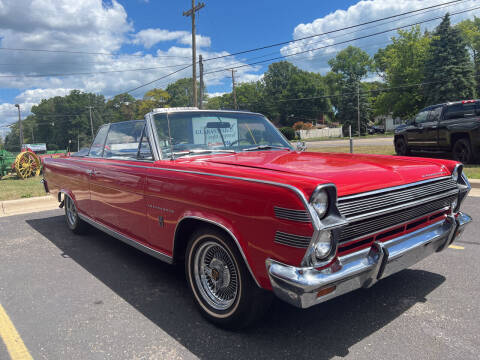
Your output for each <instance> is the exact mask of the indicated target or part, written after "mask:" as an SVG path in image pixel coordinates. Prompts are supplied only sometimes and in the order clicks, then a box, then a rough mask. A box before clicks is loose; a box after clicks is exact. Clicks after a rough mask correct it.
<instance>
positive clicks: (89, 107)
mask: <svg viewBox="0 0 480 360" xmlns="http://www.w3.org/2000/svg"><path fill="white" fill-rule="evenodd" d="M87 108H88V111H89V113H90V130H91V131H92V141H93V120H92V108H93V106H87Z"/></svg>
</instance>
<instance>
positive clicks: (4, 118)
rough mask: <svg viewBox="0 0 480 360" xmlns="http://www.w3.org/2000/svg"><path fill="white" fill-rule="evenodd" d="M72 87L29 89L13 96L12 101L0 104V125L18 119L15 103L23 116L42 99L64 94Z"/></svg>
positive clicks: (8, 123)
mask: <svg viewBox="0 0 480 360" xmlns="http://www.w3.org/2000/svg"><path fill="white" fill-rule="evenodd" d="M71 90H73V89H64V88H58V89H30V90H26V91H24V92H22V93H20V94H19V95H17V96H16V97H15V99H14V100H15V102H14V103H3V104H0V127H2V126H6V125H10V124H11V123H13V122H15V121H17V120H18V109H17V108H16V107H15V104H19V105H20V114H21V116H22V118H25V117H26V116H28V115H29V114H30V110H31V109H32V106H34V105H37V104H39V103H40V101H42V99H48V98H50V97H54V96H64V95H67V94H68V93H70V91H71Z"/></svg>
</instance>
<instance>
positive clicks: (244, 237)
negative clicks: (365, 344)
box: [44, 108, 471, 328]
mask: <svg viewBox="0 0 480 360" xmlns="http://www.w3.org/2000/svg"><path fill="white" fill-rule="evenodd" d="M44 186H45V189H46V191H47V192H50V193H53V194H56V196H57V197H58V200H59V202H60V207H62V206H64V207H65V218H66V224H67V226H68V227H69V228H70V229H71V230H72V231H73V232H75V233H80V232H83V231H84V230H85V229H86V228H88V225H92V226H94V227H97V228H99V229H101V230H103V231H104V232H106V233H107V234H110V235H111V236H113V237H115V238H118V239H119V240H121V241H124V242H126V243H127V244H130V245H132V246H134V247H136V248H137V249H139V250H141V251H144V252H146V253H147V254H150V255H153V256H155V257H157V258H158V259H160V260H163V261H166V262H167V263H177V262H180V263H182V262H184V264H185V272H186V279H187V283H188V286H189V288H190V290H191V293H192V297H193V300H194V302H195V303H196V304H197V305H198V308H199V309H200V311H201V313H202V314H203V315H204V316H205V317H206V318H207V319H208V320H210V321H212V322H214V323H216V324H218V325H220V326H223V327H227V328H239V327H242V326H246V325H248V324H250V323H251V322H252V321H254V320H255V319H256V318H258V317H259V316H260V315H261V314H262V312H263V311H264V310H265V308H266V307H267V306H268V303H269V301H270V299H271V297H272V296H271V294H272V293H273V294H275V295H276V296H278V297H279V298H280V299H282V300H284V301H286V302H287V303H290V304H292V305H294V306H297V307H300V308H307V307H310V306H313V305H316V304H320V303H323V302H325V301H327V300H329V299H332V298H335V297H337V296H340V295H342V294H345V293H347V292H350V291H352V290H355V289H358V288H362V287H364V288H365V287H370V286H372V285H374V284H375V283H376V282H377V281H378V280H380V279H383V278H385V277H387V276H389V275H391V274H393V273H396V272H398V271H400V270H402V269H405V268H407V267H409V266H411V265H412V264H415V263H417V262H418V261H420V260H421V259H423V258H425V257H426V256H428V255H430V254H433V253H435V252H439V251H441V250H443V249H445V248H446V247H448V246H449V245H450V244H451V243H452V242H453V241H454V240H455V239H456V238H457V237H458V236H459V235H460V234H461V233H462V231H463V230H464V228H465V226H466V224H467V223H469V222H470V221H471V218H470V217H469V216H468V215H466V214H464V213H462V212H460V210H459V209H460V206H461V203H462V201H463V200H464V199H465V197H466V195H467V193H468V191H469V190H470V185H469V182H468V180H467V177H466V176H465V174H464V173H463V172H462V164H460V163H458V162H455V161H449V160H439V159H423V158H422V159H419V158H409V157H395V156H382V155H360V154H324V153H313V152H303V151H297V150H296V149H294V148H293V147H292V145H291V144H290V143H289V142H288V141H287V140H286V139H285V138H284V137H283V136H282V135H281V133H280V132H279V131H278V130H277V129H276V128H275V126H274V125H273V124H272V123H271V122H269V121H268V120H267V119H266V118H265V117H264V116H263V115H261V114H256V113H250V112H240V111H216V110H215V111H213V110H198V109H195V108H170V109H168V108H167V109H156V110H153V111H152V112H150V113H149V114H147V115H146V116H145V119H144V120H134V121H133V120H132V121H127V122H117V123H112V124H107V125H103V126H102V127H101V128H100V129H99V130H98V133H97V135H96V137H95V139H94V141H93V143H92V145H91V147H90V150H89V151H88V153H84V154H80V156H70V157H66V158H59V159H46V160H45V170H44Z"/></svg>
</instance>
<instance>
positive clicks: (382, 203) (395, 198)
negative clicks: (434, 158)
mask: <svg viewBox="0 0 480 360" xmlns="http://www.w3.org/2000/svg"><path fill="white" fill-rule="evenodd" d="M452 190H457V184H456V183H455V181H454V180H453V179H452V178H451V177H448V178H443V179H439V180H436V181H431V182H426V183H417V184H413V185H412V186H408V187H403V186H402V187H399V188H393V189H391V190H388V189H385V190H381V191H378V192H371V193H365V194H358V195H352V196H346V197H343V198H340V199H338V209H339V210H340V212H341V213H342V215H343V216H345V217H347V218H348V217H352V216H358V215H360V214H363V213H368V212H371V211H378V210H381V209H384V208H389V207H393V206H394V205H399V204H403V203H408V202H411V201H416V200H420V199H422V198H426V197H432V196H435V195H440V196H441V195H442V194H444V193H446V192H449V191H452Z"/></svg>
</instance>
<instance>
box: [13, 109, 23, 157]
mask: <svg viewBox="0 0 480 360" xmlns="http://www.w3.org/2000/svg"><path fill="white" fill-rule="evenodd" d="M15 107H16V108H18V129H19V131H20V151H22V146H23V128H22V117H21V115H20V105H19V104H15Z"/></svg>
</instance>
